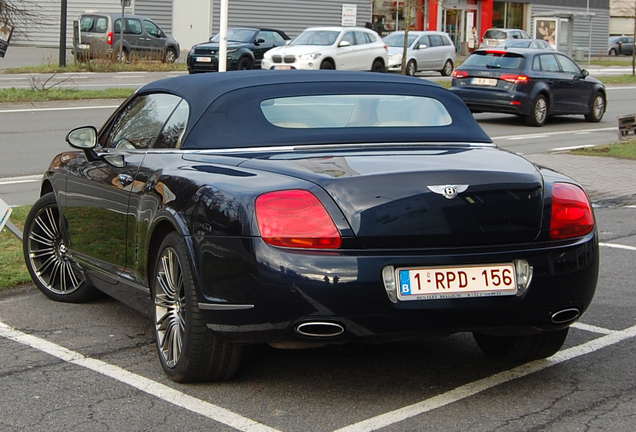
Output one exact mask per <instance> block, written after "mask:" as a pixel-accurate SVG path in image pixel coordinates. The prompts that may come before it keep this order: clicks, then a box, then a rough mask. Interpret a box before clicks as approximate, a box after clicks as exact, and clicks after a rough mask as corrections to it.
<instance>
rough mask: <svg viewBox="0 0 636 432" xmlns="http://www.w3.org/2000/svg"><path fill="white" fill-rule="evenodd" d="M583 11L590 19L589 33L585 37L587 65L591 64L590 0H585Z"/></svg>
mask: <svg viewBox="0 0 636 432" xmlns="http://www.w3.org/2000/svg"><path fill="white" fill-rule="evenodd" d="M585 12H586V13H587V14H588V19H589V20H590V28H589V35H588V39H587V65H588V66H589V65H591V64H592V16H590V15H589V13H590V0H587V6H586V7H585Z"/></svg>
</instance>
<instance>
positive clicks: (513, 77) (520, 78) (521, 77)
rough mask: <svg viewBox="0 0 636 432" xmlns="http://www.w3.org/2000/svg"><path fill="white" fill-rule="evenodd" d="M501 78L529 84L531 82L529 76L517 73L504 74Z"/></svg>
mask: <svg viewBox="0 0 636 432" xmlns="http://www.w3.org/2000/svg"><path fill="white" fill-rule="evenodd" d="M499 79H500V80H503V81H507V82H510V83H514V84H527V83H529V82H530V77H529V76H526V75H516V74H503V75H502V76H500V77H499Z"/></svg>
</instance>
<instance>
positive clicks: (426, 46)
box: [417, 44, 428, 49]
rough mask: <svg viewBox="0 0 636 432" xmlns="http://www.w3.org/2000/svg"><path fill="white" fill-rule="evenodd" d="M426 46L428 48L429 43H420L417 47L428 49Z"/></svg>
mask: <svg viewBox="0 0 636 432" xmlns="http://www.w3.org/2000/svg"><path fill="white" fill-rule="evenodd" d="M426 48H428V45H426V44H419V45H418V46H417V49H426Z"/></svg>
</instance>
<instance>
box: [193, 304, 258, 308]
mask: <svg viewBox="0 0 636 432" xmlns="http://www.w3.org/2000/svg"><path fill="white" fill-rule="evenodd" d="M253 307H254V305H250V304H229V303H199V309H201V310H242V309H252V308H253Z"/></svg>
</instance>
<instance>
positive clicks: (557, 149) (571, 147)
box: [550, 144, 596, 151]
mask: <svg viewBox="0 0 636 432" xmlns="http://www.w3.org/2000/svg"><path fill="white" fill-rule="evenodd" d="M585 147H596V144H586V145H578V146H570V147H555V148H551V149H550V151H566V150H574V149H580V148H585Z"/></svg>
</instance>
